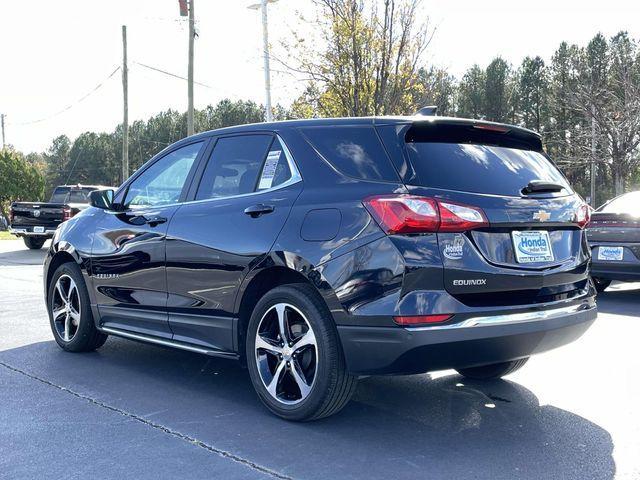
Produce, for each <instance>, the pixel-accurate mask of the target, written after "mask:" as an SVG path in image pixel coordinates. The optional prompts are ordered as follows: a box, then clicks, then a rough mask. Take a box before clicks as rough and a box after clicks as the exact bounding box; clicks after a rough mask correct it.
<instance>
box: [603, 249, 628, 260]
mask: <svg viewBox="0 0 640 480" xmlns="http://www.w3.org/2000/svg"><path fill="white" fill-rule="evenodd" d="M623 257H624V247H603V246H600V247H598V260H604V261H607V262H620V261H621V260H622V258H623Z"/></svg>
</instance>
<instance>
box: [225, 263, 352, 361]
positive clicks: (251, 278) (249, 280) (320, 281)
mask: <svg viewBox="0 0 640 480" xmlns="http://www.w3.org/2000/svg"><path fill="white" fill-rule="evenodd" d="M294 283H303V284H308V285H310V286H312V287H313V289H314V291H315V292H316V293H317V294H318V297H319V298H320V299H322V301H323V302H324V304H325V306H326V307H327V310H328V311H329V312H332V317H333V314H334V313H335V312H336V308H338V309H342V307H341V305H340V302H338V299H337V298H336V296H335V293H334V292H333V289H332V288H331V287H330V285H329V284H328V283H327V282H326V280H324V278H322V275H321V274H320V273H319V272H318V271H317V270H315V269H314V268H313V267H312V266H311V264H309V262H307V261H305V260H304V259H303V258H301V257H299V256H297V255H295V254H289V253H287V254H284V253H282V252H281V253H279V254H271V255H270V256H269V257H267V258H266V259H265V260H263V261H262V262H261V263H260V265H259V266H258V267H256V268H254V269H253V270H252V271H251V272H250V274H249V275H247V277H246V278H245V280H244V282H243V284H242V287H241V288H240V291H239V294H238V297H237V299H236V312H237V314H238V322H237V327H236V331H235V334H234V336H235V341H236V350H237V352H238V353H239V355H240V358H241V359H242V360H243V361H244V359H245V338H246V332H247V328H248V325H249V319H250V318H251V313H252V312H253V309H254V307H255V306H256V304H257V303H258V301H259V300H260V299H261V298H262V297H263V296H264V295H265V294H266V293H267V292H269V291H270V290H272V289H274V288H276V287H280V286H282V285H290V284H294ZM334 321H335V318H334Z"/></svg>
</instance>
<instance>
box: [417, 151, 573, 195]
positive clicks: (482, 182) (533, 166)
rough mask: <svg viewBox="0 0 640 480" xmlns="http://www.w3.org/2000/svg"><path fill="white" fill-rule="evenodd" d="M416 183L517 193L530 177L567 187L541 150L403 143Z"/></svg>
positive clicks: (469, 190) (496, 192)
mask: <svg viewBox="0 0 640 480" xmlns="http://www.w3.org/2000/svg"><path fill="white" fill-rule="evenodd" d="M406 146H407V150H408V153H409V159H410V161H411V164H412V166H413V169H414V170H415V173H416V177H417V181H418V183H419V184H420V185H422V186H425V187H432V188H441V189H445V190H459V191H464V192H474V193H489V194H495V195H511V196H519V195H520V193H521V190H522V189H523V188H524V187H526V186H527V184H528V183H529V182H530V181H531V180H543V181H546V182H553V183H558V184H560V185H562V186H563V187H564V188H565V189H566V192H565V193H570V192H571V189H570V187H569V184H568V183H567V180H566V179H565V178H564V176H563V175H562V174H561V173H560V171H559V170H558V169H557V168H556V167H555V166H554V165H553V163H551V162H550V161H549V160H548V159H547V158H546V157H545V156H544V155H543V154H542V153H540V152H536V151H533V150H521V149H518V148H508V147H504V146H494V145H479V144H467V143H465V144H460V143H438V142H407V143H406Z"/></svg>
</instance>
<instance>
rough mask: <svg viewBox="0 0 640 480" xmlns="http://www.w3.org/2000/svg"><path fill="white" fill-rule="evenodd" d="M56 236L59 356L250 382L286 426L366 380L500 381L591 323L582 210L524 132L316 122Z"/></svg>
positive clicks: (50, 270)
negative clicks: (183, 360) (175, 356)
mask: <svg viewBox="0 0 640 480" xmlns="http://www.w3.org/2000/svg"><path fill="white" fill-rule="evenodd" d="M91 205H92V206H91V207H90V208H88V209H86V210H84V211H82V212H81V213H79V214H78V215H76V216H75V217H73V218H71V219H70V220H67V221H66V222H64V223H62V224H61V225H60V226H59V228H58V229H57V231H56V233H55V236H54V238H53V241H52V245H51V247H50V249H49V252H48V254H47V258H46V260H45V265H44V270H45V271H44V281H45V297H46V303H47V308H48V312H49V317H50V323H51V327H52V330H53V336H54V337H55V340H56V342H57V343H58V344H59V345H60V347H62V348H63V349H64V350H67V351H70V352H84V351H90V350H94V349H96V348H98V347H100V346H101V345H103V344H104V342H105V340H106V339H107V336H108V335H114V336H118V337H123V338H127V339H132V340H138V341H142V342H149V343H153V344H157V345H163V346H168V347H174V348H180V349H184V350H188V351H191V352H198V353H202V354H206V355H214V356H220V357H227V358H234V359H238V360H240V361H242V362H243V363H244V364H246V366H247V368H248V370H249V374H250V378H251V381H252V383H253V387H254V388H255V390H256V392H257V394H258V396H259V398H260V400H261V401H262V402H263V403H264V404H265V405H266V407H268V408H269V409H270V410H271V411H272V412H273V413H275V414H276V415H279V416H281V417H283V418H285V419H289V420H312V419H318V418H322V417H326V416H328V415H331V414H333V413H336V412H337V411H339V410H340V409H341V408H342V407H344V405H345V404H346V403H347V402H348V401H349V398H350V397H351V395H352V394H353V392H354V390H355V388H356V381H357V379H358V377H359V376H364V375H379V374H415V373H423V372H430V371H434V370H443V369H455V370H457V371H458V372H459V373H460V374H461V375H463V376H466V377H471V378H474V379H494V378H499V377H502V376H503V375H507V374H509V373H511V372H513V371H515V370H516V369H518V368H520V367H522V365H524V364H525V363H526V361H527V359H528V358H529V357H530V356H531V355H533V354H536V353H540V352H543V351H546V350H549V349H552V348H555V347H559V346H561V345H564V344H566V343H568V342H571V341H573V340H575V339H577V338H578V337H579V336H580V335H582V334H583V333H584V332H585V330H586V329H587V328H588V327H589V326H590V325H591V323H593V321H594V320H595V318H596V305H595V301H594V295H595V289H594V287H593V284H592V283H591V280H590V278H589V260H590V253H589V248H588V247H587V242H586V236H585V232H584V227H585V225H586V224H587V222H588V221H589V209H588V207H587V205H586V204H585V203H584V202H583V201H582V200H581V198H580V197H579V196H578V195H577V194H576V193H575V192H574V191H573V190H572V188H571V186H570V185H569V184H568V182H567V180H566V178H565V177H564V176H563V175H562V174H561V173H560V171H559V170H558V169H557V168H556V166H555V165H554V163H553V162H552V161H551V160H550V159H549V157H548V156H547V155H546V154H545V153H544V151H543V148H542V143H541V140H540V137H539V136H538V135H537V134H536V133H534V132H531V131H529V130H525V129H522V128H519V127H515V126H509V125H502V124H495V123H489V122H481V121H474V120H463V119H452V118H443V117H422V116H414V117H383V118H344V119H316V120H300V121H287V122H276V123H263V124H256V125H243V126H237V127H231V128H224V129H220V130H214V131H210V132H205V133H201V134H198V135H194V136H191V137H188V138H185V139H183V140H181V141H179V142H177V143H175V144H174V145H171V146H170V147H168V148H166V149H165V150H163V151H162V152H160V153H159V154H158V155H156V156H155V157H154V158H152V159H151V160H149V161H148V162H147V163H146V164H145V165H143V166H142V167H141V168H140V169H139V170H138V171H136V172H135V173H134V174H133V175H132V176H131V177H130V178H129V179H128V180H126V181H125V182H124V184H123V185H122V186H121V187H120V188H119V189H117V191H114V190H99V191H95V192H92V194H91Z"/></svg>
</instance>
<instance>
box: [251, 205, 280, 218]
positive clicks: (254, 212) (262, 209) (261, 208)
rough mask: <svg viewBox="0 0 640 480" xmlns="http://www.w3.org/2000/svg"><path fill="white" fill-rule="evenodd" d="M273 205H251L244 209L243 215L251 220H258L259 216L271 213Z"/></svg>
mask: <svg viewBox="0 0 640 480" xmlns="http://www.w3.org/2000/svg"><path fill="white" fill-rule="evenodd" d="M273 210H274V207H273V205H265V204H264V203H258V204H257V205H251V206H250V207H247V208H245V209H244V213H246V214H247V215H249V216H250V217H251V218H258V217H259V216H260V215H266V214H267V213H271V212H273Z"/></svg>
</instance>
